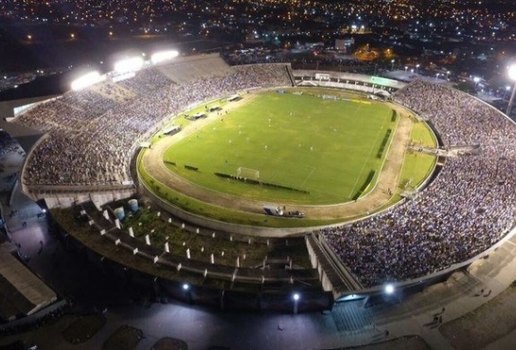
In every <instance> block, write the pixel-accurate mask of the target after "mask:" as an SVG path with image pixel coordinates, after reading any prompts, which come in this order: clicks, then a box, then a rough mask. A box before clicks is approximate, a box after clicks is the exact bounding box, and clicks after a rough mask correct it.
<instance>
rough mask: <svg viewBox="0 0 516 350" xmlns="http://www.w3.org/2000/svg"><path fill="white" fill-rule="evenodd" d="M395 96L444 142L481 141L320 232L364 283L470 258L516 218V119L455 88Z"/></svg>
mask: <svg viewBox="0 0 516 350" xmlns="http://www.w3.org/2000/svg"><path fill="white" fill-rule="evenodd" d="M395 100H396V101H397V102H398V103H400V104H402V105H404V106H407V107H409V108H411V109H413V110H414V111H416V112H417V113H419V114H420V115H421V116H422V117H424V118H427V119H428V120H429V121H430V122H431V123H433V125H434V126H435V128H436V129H437V131H438V132H439V134H440V136H441V138H442V140H443V142H444V144H445V146H457V145H459V146H463V145H472V146H478V145H479V146H480V152H479V153H478V154H470V155H462V156H458V157H449V158H448V159H447V161H446V164H445V166H444V168H443V169H442V171H441V172H440V174H439V176H438V177H437V179H436V180H435V181H434V182H433V183H432V184H431V185H430V186H429V187H428V188H426V189H425V190H424V191H422V192H421V193H419V195H418V196H416V197H415V198H414V199H412V200H407V201H406V202H405V203H404V204H402V205H400V206H397V207H395V208H393V209H391V210H389V211H387V212H385V213H383V214H380V215H377V216H374V217H370V218H367V219H365V220H362V221H359V222H356V223H352V224H349V225H345V226H341V227H336V228H327V229H323V230H321V231H319V233H320V234H322V236H323V237H324V238H325V239H326V241H327V243H328V244H329V245H330V246H331V248H332V249H333V251H334V252H335V253H336V254H337V256H338V257H339V258H340V259H341V261H342V262H343V263H344V265H345V266H346V267H347V268H349V269H350V270H351V271H352V272H353V273H354V274H355V276H357V277H358V278H359V280H360V281H361V282H362V284H363V285H364V286H375V285H379V284H381V283H383V282H385V281H401V280H406V279H414V278H419V277H422V276H424V275H427V274H430V273H433V272H437V271H440V270H443V269H446V268H448V267H450V266H451V265H453V264H457V263H460V262H463V261H466V260H468V259H470V258H472V257H474V256H476V255H478V254H480V253H481V252H483V251H485V250H486V249H488V248H489V247H491V246H492V245H493V244H495V243H496V242H498V241H499V240H500V239H501V238H502V237H503V236H504V235H506V234H507V233H508V232H509V231H510V230H511V229H512V228H513V227H514V225H515V217H516V177H515V176H514V174H515V173H516V124H515V123H514V122H512V121H511V120H509V119H508V118H506V117H505V116H504V115H502V114H501V113H500V112H499V111H497V110H496V109H494V108H492V107H490V106H488V105H486V104H484V103H483V102H481V101H479V100H477V99H475V98H473V97H472V96H470V95H467V94H465V93H463V92H460V91H458V90H454V89H450V88H447V87H444V86H440V85H435V84H432V83H428V82H423V81H416V82H414V83H412V84H410V85H408V86H407V87H405V88H404V89H401V90H400V91H398V92H397V93H396V94H395Z"/></svg>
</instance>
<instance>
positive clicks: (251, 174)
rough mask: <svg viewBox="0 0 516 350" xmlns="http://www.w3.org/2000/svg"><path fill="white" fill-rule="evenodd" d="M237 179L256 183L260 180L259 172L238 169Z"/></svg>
mask: <svg viewBox="0 0 516 350" xmlns="http://www.w3.org/2000/svg"><path fill="white" fill-rule="evenodd" d="M237 177H239V178H243V179H250V180H257V181H258V180H259V179H260V171H259V170H256V169H251V168H244V167H239V168H238V169H237Z"/></svg>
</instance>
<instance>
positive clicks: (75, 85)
mask: <svg viewBox="0 0 516 350" xmlns="http://www.w3.org/2000/svg"><path fill="white" fill-rule="evenodd" d="M105 79H106V77H105V76H104V75H100V73H99V72H90V73H87V74H85V75H83V76H82V77H80V78H78V79H76V80H74V81H72V84H71V86H72V90H74V91H79V90H82V89H85V88H87V87H89V86H92V85H95V84H97V83H100V82H101V81H103V80H105Z"/></svg>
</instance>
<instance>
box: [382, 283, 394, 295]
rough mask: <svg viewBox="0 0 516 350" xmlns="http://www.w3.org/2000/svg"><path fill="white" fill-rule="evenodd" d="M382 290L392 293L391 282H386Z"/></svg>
mask: <svg viewBox="0 0 516 350" xmlns="http://www.w3.org/2000/svg"><path fill="white" fill-rule="evenodd" d="M384 291H385V294H387V295H391V294H393V293H394V286H393V285H392V284H391V283H389V284H386V285H385V287H384Z"/></svg>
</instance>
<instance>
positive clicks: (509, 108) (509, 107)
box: [505, 63, 516, 116]
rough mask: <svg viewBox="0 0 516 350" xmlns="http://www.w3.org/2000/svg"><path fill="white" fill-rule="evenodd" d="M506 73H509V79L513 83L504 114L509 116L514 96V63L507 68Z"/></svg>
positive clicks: (515, 81) (515, 67)
mask: <svg viewBox="0 0 516 350" xmlns="http://www.w3.org/2000/svg"><path fill="white" fill-rule="evenodd" d="M508 72H509V79H510V80H512V81H513V82H514V84H513V86H512V93H511V98H510V100H509V105H508V106H507V111H506V112H505V114H507V115H508V116H510V115H511V109H512V105H513V104H514V96H515V95H516V63H513V64H511V65H510V66H509V69H508Z"/></svg>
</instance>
